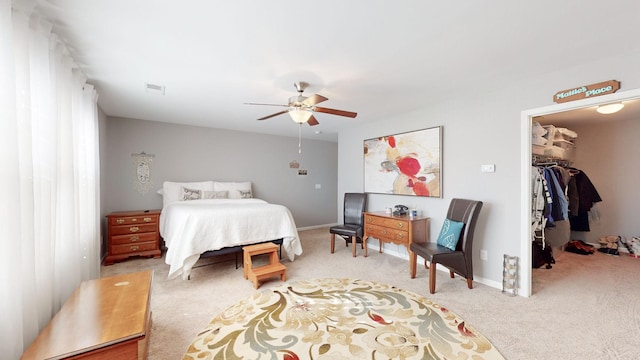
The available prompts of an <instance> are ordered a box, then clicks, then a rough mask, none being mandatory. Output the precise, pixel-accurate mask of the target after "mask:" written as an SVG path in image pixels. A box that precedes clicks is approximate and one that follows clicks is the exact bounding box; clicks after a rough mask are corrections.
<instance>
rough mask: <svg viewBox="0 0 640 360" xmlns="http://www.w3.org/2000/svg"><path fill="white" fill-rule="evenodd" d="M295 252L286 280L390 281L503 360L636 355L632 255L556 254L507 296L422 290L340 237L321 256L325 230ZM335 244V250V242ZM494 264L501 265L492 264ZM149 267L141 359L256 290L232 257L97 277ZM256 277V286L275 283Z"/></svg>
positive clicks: (185, 341) (116, 269)
mask: <svg viewBox="0 0 640 360" xmlns="http://www.w3.org/2000/svg"><path fill="white" fill-rule="evenodd" d="M300 236H301V240H302V247H303V251H304V253H303V255H302V256H300V257H299V258H297V259H296V260H295V261H293V262H288V261H286V260H285V261H283V263H284V264H285V265H286V266H287V278H288V282H290V283H294V282H298V281H301V280H307V279H315V278H351V279H362V280H366V281H375V282H380V283H385V284H389V285H393V286H395V287H398V288H400V289H404V290H407V291H411V292H414V293H416V294H418V295H422V296H425V297H426V298H428V299H430V300H431V301H433V302H434V303H437V304H440V305H442V306H444V307H446V308H448V309H449V310H450V311H452V312H453V313H455V314H457V315H458V316H460V317H461V318H462V319H464V320H465V321H467V322H468V323H469V324H472V325H473V327H474V328H475V329H476V330H477V331H478V332H479V333H481V334H482V335H484V336H485V337H486V338H487V339H488V340H489V341H490V342H491V343H492V344H493V345H494V346H495V347H496V349H497V350H498V351H499V352H500V353H501V354H502V355H503V356H504V357H505V358H507V359H636V358H637V354H638V348H639V345H638V344H639V342H638V340H639V337H638V336H639V335H638V334H640V306H639V305H638V304H639V303H640V301H639V300H638V299H640V282H639V274H640V259H635V258H631V257H628V256H619V257H614V256H609V255H605V254H602V253H598V252H597V253H596V254H593V255H588V256H585V255H577V254H573V253H562V254H556V255H557V263H556V264H555V265H554V266H553V269H549V270H547V269H536V270H534V279H533V280H534V281H533V286H534V295H533V296H532V297H531V298H522V297H511V296H507V295H504V294H502V293H501V291H500V290H498V289H494V288H491V287H488V286H484V285H482V284H478V283H475V288H474V289H472V290H469V289H467V287H466V282H465V281H464V280H462V279H460V278H459V277H456V279H453V280H452V279H449V276H448V273H444V272H439V273H438V280H437V285H436V293H435V294H433V295H431V294H428V289H427V288H428V272H427V270H425V269H424V268H422V267H419V269H418V275H417V277H416V278H415V279H410V278H409V266H408V263H407V261H406V260H403V259H399V258H396V257H394V256H391V255H386V254H380V253H378V252H377V251H372V250H371V249H370V251H369V257H367V258H365V257H364V256H363V255H362V250H360V249H358V257H356V258H352V257H351V249H350V248H347V247H344V245H342V244H343V242H338V243H337V244H336V253H335V254H330V252H329V234H328V229H316V230H309V231H302V232H300ZM338 244H340V246H338ZM498 266H500V267H501V266H502V263H501V260H500V264H499V265H498ZM145 269H153V270H155V271H154V273H155V275H154V283H153V292H152V298H151V309H152V311H153V327H152V330H151V340H150V349H149V359H180V358H181V357H182V356H183V354H184V353H185V351H186V350H187V347H188V346H189V344H191V342H192V341H193V340H194V339H195V338H196V336H197V335H198V333H199V332H200V331H202V330H203V329H204V328H205V327H206V326H207V324H208V323H209V322H210V321H211V320H212V319H213V318H214V317H215V316H217V315H218V314H220V313H221V312H222V311H223V310H224V309H226V308H228V307H229V306H231V305H233V304H234V303H237V302H238V301H240V300H242V299H245V298H247V297H249V296H251V295H252V294H254V293H256V290H255V289H254V288H253V285H252V283H251V282H249V281H247V280H245V279H244V277H243V272H242V268H239V269H237V270H236V269H235V265H234V262H233V261H230V262H223V263H219V264H216V265H213V266H206V267H201V268H197V269H194V271H193V272H192V279H191V280H189V281H185V280H180V279H175V280H168V279H167V274H168V270H169V267H168V265H166V264H164V260H163V259H132V260H129V261H125V262H122V263H118V264H115V265H111V266H103V267H102V276H110V275H115V274H120V273H126V272H133V271H140V270H145ZM276 279H277V278H274V280H273V281H269V282H267V283H264V284H263V285H262V286H261V287H260V288H259V289H258V290H260V291H261V290H265V289H270V288H274V287H276V286H279V285H281V282H280V281H279V280H276Z"/></svg>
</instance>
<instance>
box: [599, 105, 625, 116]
mask: <svg viewBox="0 0 640 360" xmlns="http://www.w3.org/2000/svg"><path fill="white" fill-rule="evenodd" d="M623 107H624V104H623V103H611V104H606V105H599V106H598V108H597V109H596V111H597V112H599V113H600V114H607V115H608V114H613V113H616V112H618V111H620V110H621V109H622V108H623Z"/></svg>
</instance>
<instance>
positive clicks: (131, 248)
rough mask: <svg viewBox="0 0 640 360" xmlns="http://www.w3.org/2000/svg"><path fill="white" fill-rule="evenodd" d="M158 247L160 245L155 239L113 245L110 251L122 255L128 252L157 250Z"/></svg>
mask: <svg viewBox="0 0 640 360" xmlns="http://www.w3.org/2000/svg"><path fill="white" fill-rule="evenodd" d="M157 248H158V246H157V245H156V242H155V241H152V242H146V243H140V244H130V245H112V246H111V249H110V250H111V251H110V253H111V254H112V255H120V254H128V253H138V252H141V251H148V250H156V249H157Z"/></svg>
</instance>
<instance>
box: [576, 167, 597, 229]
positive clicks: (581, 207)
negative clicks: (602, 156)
mask: <svg viewBox="0 0 640 360" xmlns="http://www.w3.org/2000/svg"><path fill="white" fill-rule="evenodd" d="M569 171H570V173H571V181H569V188H568V195H569V203H570V205H569V208H570V210H571V213H570V216H569V221H570V222H571V230H572V231H591V228H590V226H589V211H591V210H592V208H593V205H595V203H597V202H600V201H602V198H601V197H600V194H598V190H596V188H595V186H594V185H593V183H591V180H589V177H588V176H587V174H585V173H584V171H581V170H578V169H575V168H569Z"/></svg>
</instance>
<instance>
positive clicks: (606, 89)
mask: <svg viewBox="0 0 640 360" xmlns="http://www.w3.org/2000/svg"><path fill="white" fill-rule="evenodd" d="M619 89H620V81H617V80H609V81H603V82H599V83H597V84H591V85H583V86H579V87H575V88H572V89H567V90H562V91H558V92H557V93H555V95H553V101H555V102H556V103H558V104H560V103H564V102H567V101H574V100H580V99H586V98H588V97H596V96H601V95H607V94H613V93H614V92H616V91H618V90H619Z"/></svg>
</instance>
